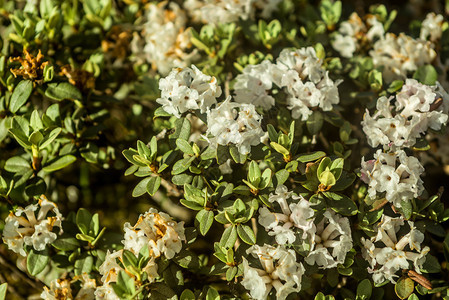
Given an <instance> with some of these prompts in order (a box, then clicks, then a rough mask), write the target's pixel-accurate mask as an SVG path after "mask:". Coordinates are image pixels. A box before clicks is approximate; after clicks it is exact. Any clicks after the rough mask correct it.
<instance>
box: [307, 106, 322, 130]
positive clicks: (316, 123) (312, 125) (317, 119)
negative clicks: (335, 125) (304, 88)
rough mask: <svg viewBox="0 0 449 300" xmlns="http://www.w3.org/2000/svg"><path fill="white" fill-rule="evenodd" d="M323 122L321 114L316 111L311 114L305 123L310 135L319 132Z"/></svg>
mask: <svg viewBox="0 0 449 300" xmlns="http://www.w3.org/2000/svg"><path fill="white" fill-rule="evenodd" d="M323 121H324V118H323V114H322V113H321V112H320V111H318V110H317V111H314V112H313V113H312V115H311V116H310V117H309V118H308V119H307V121H306V125H307V130H308V131H309V132H310V134H311V135H315V134H317V133H318V132H320V131H321V128H322V127H323Z"/></svg>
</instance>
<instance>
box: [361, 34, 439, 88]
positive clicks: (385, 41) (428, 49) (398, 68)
mask: <svg viewBox="0 0 449 300" xmlns="http://www.w3.org/2000/svg"><path fill="white" fill-rule="evenodd" d="M373 47H374V49H373V50H371V51H370V56H371V57H372V58H373V64H374V68H379V67H382V68H383V69H382V75H383V79H384V80H385V81H386V82H387V83H390V82H392V81H394V80H397V79H405V78H406V77H407V74H408V73H409V72H414V71H416V70H417V69H418V68H419V67H420V66H423V65H426V64H430V63H431V62H432V61H433V60H434V59H435V57H436V52H435V50H434V49H433V48H432V44H431V42H429V41H424V40H421V39H418V40H415V39H413V38H412V37H410V36H408V35H405V34H404V33H400V34H399V36H396V35H395V34H394V33H387V34H386V35H385V37H384V38H381V39H379V40H378V41H377V42H375V43H374V46H373Z"/></svg>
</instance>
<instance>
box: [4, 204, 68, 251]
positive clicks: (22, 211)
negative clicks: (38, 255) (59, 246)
mask: <svg viewBox="0 0 449 300" xmlns="http://www.w3.org/2000/svg"><path fill="white" fill-rule="evenodd" d="M61 221H62V215H61V213H60V212H59V210H58V208H57V206H56V204H55V203H53V202H51V201H48V200H47V199H46V198H45V197H44V196H41V198H40V199H39V202H38V203H37V204H30V205H28V206H27V207H25V208H21V207H19V208H17V210H16V212H15V214H14V213H10V214H9V216H8V217H7V218H6V220H5V227H4V229H3V242H4V243H6V244H7V245H8V248H9V249H10V250H12V251H14V252H16V253H18V254H20V255H22V256H26V252H25V250H24V249H23V247H24V245H28V246H33V248H34V250H37V251H42V250H44V249H45V246H46V245H47V244H50V243H52V242H53V241H55V240H56V238H57V237H58V235H57V234H56V233H55V232H53V231H54V228H55V227H59V230H58V234H62V225H61Z"/></svg>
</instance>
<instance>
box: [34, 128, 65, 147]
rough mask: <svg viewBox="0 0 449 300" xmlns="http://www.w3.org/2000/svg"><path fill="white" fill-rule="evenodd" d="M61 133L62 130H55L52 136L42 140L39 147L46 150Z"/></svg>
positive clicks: (51, 133)
mask: <svg viewBox="0 0 449 300" xmlns="http://www.w3.org/2000/svg"><path fill="white" fill-rule="evenodd" d="M61 131H62V128H55V129H53V130H52V131H51V132H50V134H49V135H48V136H46V137H45V138H44V139H43V140H42V142H41V144H40V145H39V148H40V149H44V148H46V147H47V146H48V145H50V144H51V143H52V142H53V141H54V140H55V139H56V138H57V137H58V135H59V134H60V133H61Z"/></svg>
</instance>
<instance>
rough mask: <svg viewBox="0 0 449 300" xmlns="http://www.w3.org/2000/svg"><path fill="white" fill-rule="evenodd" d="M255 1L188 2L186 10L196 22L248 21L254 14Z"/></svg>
mask: <svg viewBox="0 0 449 300" xmlns="http://www.w3.org/2000/svg"><path fill="white" fill-rule="evenodd" d="M252 2H253V0H239V1H235V0H187V1H185V2H184V8H185V9H186V10H187V11H188V12H189V14H191V15H192V16H193V18H194V20H196V21H200V22H203V23H210V24H218V23H231V22H236V21H238V20H239V18H241V19H243V20H246V19H248V18H249V17H250V16H251V14H253V12H254V8H253V6H252Z"/></svg>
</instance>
